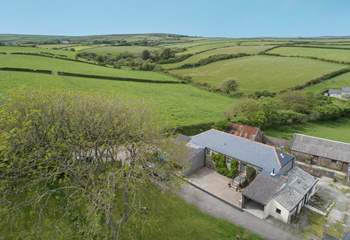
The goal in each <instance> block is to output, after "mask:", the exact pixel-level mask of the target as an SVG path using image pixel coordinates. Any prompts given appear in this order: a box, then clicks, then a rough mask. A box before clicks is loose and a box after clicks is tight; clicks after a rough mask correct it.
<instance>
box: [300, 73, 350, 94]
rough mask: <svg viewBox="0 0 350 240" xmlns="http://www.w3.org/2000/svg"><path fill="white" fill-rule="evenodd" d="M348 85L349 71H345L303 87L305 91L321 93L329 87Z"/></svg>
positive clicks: (349, 83) (349, 81)
mask: <svg viewBox="0 0 350 240" xmlns="http://www.w3.org/2000/svg"><path fill="white" fill-rule="evenodd" d="M342 87H350V73H346V74H343V75H340V76H337V77H335V78H332V79H329V80H327V81H324V82H322V83H319V84H316V85H313V86H310V87H307V88H305V89H304V90H305V91H308V92H314V93H322V92H324V91H326V90H328V89H331V88H342Z"/></svg>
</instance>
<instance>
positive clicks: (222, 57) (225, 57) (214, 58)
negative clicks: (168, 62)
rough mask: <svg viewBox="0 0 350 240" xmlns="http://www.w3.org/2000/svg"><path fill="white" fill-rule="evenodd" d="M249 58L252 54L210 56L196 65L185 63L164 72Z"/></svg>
mask: <svg viewBox="0 0 350 240" xmlns="http://www.w3.org/2000/svg"><path fill="white" fill-rule="evenodd" d="M249 56H254V54H247V53H237V54H218V55H212V56H209V57H207V58H203V59H201V60H199V61H198V62H196V63H187V64H183V65H181V66H179V67H175V68H170V69H166V70H168V71H171V70H178V69H189V68H196V67H201V66H205V65H208V64H210V63H214V62H219V61H224V60H228V59H234V58H241V57H249Z"/></svg>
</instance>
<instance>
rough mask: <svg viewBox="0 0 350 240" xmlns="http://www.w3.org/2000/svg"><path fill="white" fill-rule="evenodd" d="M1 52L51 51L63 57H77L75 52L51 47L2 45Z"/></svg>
mask: <svg viewBox="0 0 350 240" xmlns="http://www.w3.org/2000/svg"><path fill="white" fill-rule="evenodd" d="M0 52H6V53H8V54H10V53H15V52H20V53H37V54H40V53H43V54H45V53H51V54H54V55H57V56H59V55H63V57H64V56H65V57H67V58H75V54H76V53H75V52H73V51H68V50H61V49H60V50H55V49H49V48H42V47H17V46H0Z"/></svg>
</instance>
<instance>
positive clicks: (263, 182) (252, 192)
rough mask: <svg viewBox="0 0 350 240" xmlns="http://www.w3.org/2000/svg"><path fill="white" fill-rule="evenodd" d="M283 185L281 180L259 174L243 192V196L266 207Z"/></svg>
mask: <svg viewBox="0 0 350 240" xmlns="http://www.w3.org/2000/svg"><path fill="white" fill-rule="evenodd" d="M282 184H283V182H281V181H280V180H279V178H276V177H271V176H269V175H265V174H259V175H257V176H256V177H255V179H254V180H253V181H252V182H251V183H250V184H249V185H248V187H246V188H245V189H244V190H243V195H244V196H246V197H248V198H249V199H252V200H254V201H255V202H258V203H260V204H262V205H264V206H265V205H266V204H268V202H269V201H270V200H271V199H272V197H273V196H274V195H275V193H276V192H277V191H278V190H279V189H280V188H281V186H282Z"/></svg>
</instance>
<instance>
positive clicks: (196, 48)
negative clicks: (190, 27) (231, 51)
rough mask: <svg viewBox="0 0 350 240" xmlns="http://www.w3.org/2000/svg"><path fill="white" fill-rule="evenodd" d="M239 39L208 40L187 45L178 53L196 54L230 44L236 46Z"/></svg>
mask: <svg viewBox="0 0 350 240" xmlns="http://www.w3.org/2000/svg"><path fill="white" fill-rule="evenodd" d="M236 45H237V41H214V42H208V43H205V44H198V45H195V46H192V47H187V48H186V51H184V52H180V53H178V55H182V54H196V53H200V52H203V51H208V50H210V49H216V48H223V47H229V46H236Z"/></svg>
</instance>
